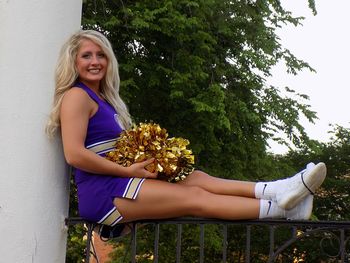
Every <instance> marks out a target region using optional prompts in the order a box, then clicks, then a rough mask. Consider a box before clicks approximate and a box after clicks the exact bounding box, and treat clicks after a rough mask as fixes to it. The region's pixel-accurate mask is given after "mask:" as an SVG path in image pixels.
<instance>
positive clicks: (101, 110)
mask: <svg viewBox="0 0 350 263" xmlns="http://www.w3.org/2000/svg"><path fill="white" fill-rule="evenodd" d="M75 87H79V88H82V89H83V90H85V91H86V92H87V94H88V95H89V96H90V97H91V98H92V99H93V100H94V101H95V102H96V103H97V104H98V110H97V112H96V113H95V114H94V116H92V117H91V118H90V119H89V124H88V128H87V133H86V139H85V147H86V148H87V149H91V150H93V148H96V147H98V146H99V145H102V144H105V143H108V142H111V144H110V146H111V147H110V148H106V147H103V149H102V150H101V151H98V150H97V151H96V152H97V153H98V154H99V155H102V156H103V155H104V154H105V153H106V152H108V151H110V150H112V149H113V144H114V142H115V140H116V138H117V137H118V136H119V134H120V133H121V132H122V130H123V129H122V128H121V126H120V125H119V123H118V114H117V112H116V111H115V109H114V108H113V107H112V106H111V105H110V104H109V103H108V102H106V101H104V100H102V99H100V98H99V97H98V96H97V94H96V93H95V92H94V91H92V90H91V89H90V88H89V87H87V86H86V85H85V84H83V83H81V82H78V83H76V84H75ZM90 175H91V174H90V173H87V172H85V171H82V170H80V169H76V176H75V180H76V183H77V184H79V183H80V182H82V181H84V180H86V176H90Z"/></svg>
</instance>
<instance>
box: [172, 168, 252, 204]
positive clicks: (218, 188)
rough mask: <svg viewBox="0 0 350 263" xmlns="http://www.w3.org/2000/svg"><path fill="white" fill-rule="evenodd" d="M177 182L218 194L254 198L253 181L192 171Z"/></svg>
mask: <svg viewBox="0 0 350 263" xmlns="http://www.w3.org/2000/svg"><path fill="white" fill-rule="evenodd" d="M178 184H182V185H187V186H198V187H200V188H203V189H204V190H207V191H208V192H211V193H215V194H220V195H232V196H243V197H249V198H255V192H254V189H255V183H254V182H245V181H236V180H228V179H222V178H218V177H213V176H210V175H208V174H206V173H204V172H202V171H194V172H193V173H192V174H190V175H189V176H187V178H186V179H185V180H184V181H180V182H179V183H178Z"/></svg>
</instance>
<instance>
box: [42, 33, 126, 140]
mask: <svg viewBox="0 0 350 263" xmlns="http://www.w3.org/2000/svg"><path fill="white" fill-rule="evenodd" d="M84 39H88V40H91V41H93V42H94V43H95V44H97V45H99V46H100V47H101V49H102V50H103V52H104V53H105V55H106V56H107V59H108V66H107V71H106V76H105V77H104V78H103V79H102V80H101V85H100V92H101V94H102V95H103V97H104V98H105V99H106V100H107V101H108V102H109V103H110V104H111V105H112V106H113V107H114V108H115V110H116V111H117V113H118V118H119V122H120V124H121V125H122V126H123V128H129V127H130V126H131V118H130V114H129V111H128V109H127V107H126V105H125V103H124V102H123V100H122V99H121V98H120V96H119V85H120V79H119V72H118V62H117V59H116V57H115V55H114V53H113V49H112V46H111V44H110V42H109V41H108V39H107V38H106V37H105V36H104V35H103V34H101V33H99V32H97V31H94V30H80V31H78V32H77V33H75V34H73V35H72V36H71V37H70V38H69V39H68V41H67V42H66V43H65V44H64V45H63V46H62V49H61V51H60V54H59V58H58V61H57V65H56V70H55V93H54V99H53V106H52V110H51V113H50V117H49V120H48V122H47V125H46V133H47V135H48V136H49V137H53V136H54V135H55V134H56V132H57V130H58V128H59V127H60V108H61V104H62V99H63V96H64V94H65V93H66V92H67V91H68V90H69V89H70V88H72V86H74V83H75V82H76V81H77V79H78V77H79V76H78V72H77V70H76V66H75V60H76V57H77V53H78V50H79V47H80V44H81V41H82V40H84Z"/></svg>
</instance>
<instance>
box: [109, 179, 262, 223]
mask: <svg viewBox="0 0 350 263" xmlns="http://www.w3.org/2000/svg"><path fill="white" fill-rule="evenodd" d="M114 204H115V205H116V206H117V208H118V210H119V212H120V213H121V214H122V215H123V217H124V219H123V222H128V221H134V220H138V219H162V218H173V217H181V216H197V217H206V218H219V219H231V220H237V219H256V218H258V217H259V200H258V199H255V198H247V197H240V196H231V195H220V194H215V193H211V192H209V191H207V190H205V189H203V187H200V186H190V185H183V184H171V183H167V182H163V181H159V180H152V179H148V180H146V181H145V182H144V183H143V185H142V188H141V190H140V192H139V194H138V197H137V198H136V200H129V199H124V198H116V199H115V200H114Z"/></svg>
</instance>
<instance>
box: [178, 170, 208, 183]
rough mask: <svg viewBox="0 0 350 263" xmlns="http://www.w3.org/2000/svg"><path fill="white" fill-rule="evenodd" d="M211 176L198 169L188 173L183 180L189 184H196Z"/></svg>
mask: <svg viewBox="0 0 350 263" xmlns="http://www.w3.org/2000/svg"><path fill="white" fill-rule="evenodd" d="M209 178H211V176H210V175H208V174H207V173H205V172H202V171H200V170H194V171H193V172H192V173H191V174H190V175H188V176H187V178H186V180H185V181H184V182H186V181H187V182H188V183H189V184H190V185H191V184H192V185H198V184H196V182H198V181H199V182H204V181H206V180H208V179H209Z"/></svg>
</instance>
